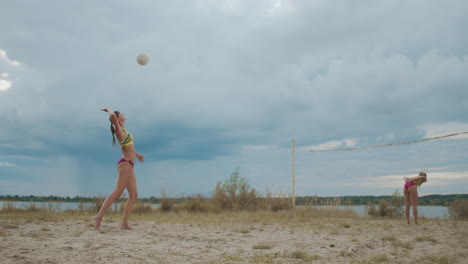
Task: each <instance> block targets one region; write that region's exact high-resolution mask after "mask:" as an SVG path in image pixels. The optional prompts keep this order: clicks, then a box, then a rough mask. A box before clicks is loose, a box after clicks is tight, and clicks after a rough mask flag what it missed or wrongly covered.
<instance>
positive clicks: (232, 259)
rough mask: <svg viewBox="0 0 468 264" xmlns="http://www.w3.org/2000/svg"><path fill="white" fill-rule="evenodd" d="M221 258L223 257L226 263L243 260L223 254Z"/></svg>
mask: <svg viewBox="0 0 468 264" xmlns="http://www.w3.org/2000/svg"><path fill="white" fill-rule="evenodd" d="M222 256H223V259H225V260H227V261H244V258H243V257H241V256H236V255H230V254H226V253H224V254H223V255H222Z"/></svg>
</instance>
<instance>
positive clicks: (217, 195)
mask: <svg viewBox="0 0 468 264" xmlns="http://www.w3.org/2000/svg"><path fill="white" fill-rule="evenodd" d="M213 198H214V201H215V204H216V205H217V206H218V207H219V208H221V209H228V210H245V209H250V208H252V207H253V206H254V205H255V203H256V200H257V199H256V198H257V192H256V190H255V189H254V188H251V187H250V185H249V184H248V183H247V179H246V178H245V177H241V176H240V173H239V167H236V170H235V171H234V172H233V173H231V176H230V177H229V178H227V179H225V180H224V183H222V182H221V181H219V182H218V183H217V184H216V189H215V191H214V194H213Z"/></svg>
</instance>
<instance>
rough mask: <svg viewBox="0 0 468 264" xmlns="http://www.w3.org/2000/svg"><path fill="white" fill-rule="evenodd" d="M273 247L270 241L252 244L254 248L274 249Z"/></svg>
mask: <svg viewBox="0 0 468 264" xmlns="http://www.w3.org/2000/svg"><path fill="white" fill-rule="evenodd" d="M273 247H274V245H273V244H272V243H269V242H262V243H258V244H257V245H254V246H252V248H253V249H272V248H273Z"/></svg>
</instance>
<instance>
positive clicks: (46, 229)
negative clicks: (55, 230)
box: [41, 226, 50, 231]
mask: <svg viewBox="0 0 468 264" xmlns="http://www.w3.org/2000/svg"><path fill="white" fill-rule="evenodd" d="M41 231H50V228H48V227H47V226H41Z"/></svg>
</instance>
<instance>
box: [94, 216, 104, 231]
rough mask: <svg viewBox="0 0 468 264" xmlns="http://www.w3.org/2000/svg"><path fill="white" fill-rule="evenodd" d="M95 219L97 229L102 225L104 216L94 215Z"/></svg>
mask: <svg viewBox="0 0 468 264" xmlns="http://www.w3.org/2000/svg"><path fill="white" fill-rule="evenodd" d="M93 219H94V229H96V230H97V229H99V227H100V226H101V221H102V217H98V216H95V217H93Z"/></svg>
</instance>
